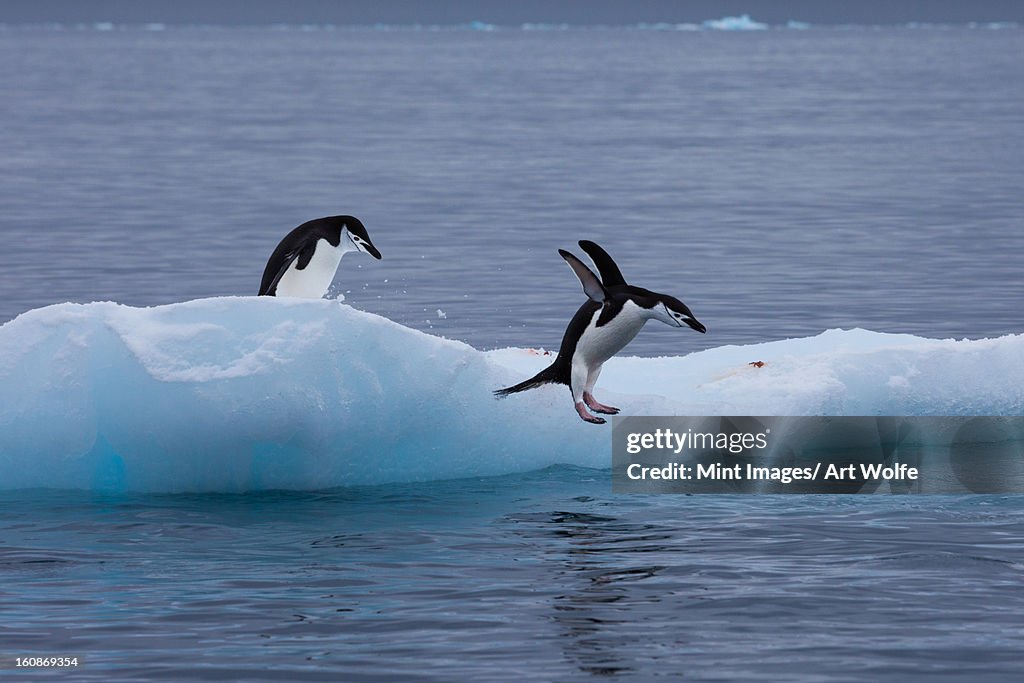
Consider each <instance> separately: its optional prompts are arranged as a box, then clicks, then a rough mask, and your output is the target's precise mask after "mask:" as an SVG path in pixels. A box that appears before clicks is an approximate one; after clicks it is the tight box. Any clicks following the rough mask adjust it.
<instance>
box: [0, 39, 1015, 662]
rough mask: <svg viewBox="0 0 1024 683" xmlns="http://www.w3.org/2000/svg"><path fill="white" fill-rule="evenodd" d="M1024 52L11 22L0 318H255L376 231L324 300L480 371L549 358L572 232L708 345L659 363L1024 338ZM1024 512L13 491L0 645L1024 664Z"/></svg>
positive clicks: (527, 493)
mask: <svg viewBox="0 0 1024 683" xmlns="http://www.w3.org/2000/svg"><path fill="white" fill-rule="evenodd" d="M1022 47H1024V31H1022V30H1020V29H1013V28H1010V29H1006V30H998V31H991V30H985V29H968V28H949V29H945V30H938V29H936V30H910V29H878V30H875V29H851V30H834V29H812V30H809V31H784V30H772V31H766V32H757V33H743V34H734V33H719V32H700V33H691V32H655V31H637V30H624V29H610V30H604V31H564V32H562V31H559V32H523V31H496V32H480V31H439V32H429V31H422V32H414V31H353V30H336V31H325V30H318V31H299V30H271V29H256V28H251V29H211V30H202V29H198V28H194V29H170V30H165V31H143V30H141V29H130V30H112V31H96V30H81V31H79V30H53V29H47V30H43V29H19V28H8V29H6V30H4V31H0V92H3V93H4V96H3V97H2V98H0V123H2V125H0V234H2V235H3V237H4V240H5V246H4V267H3V269H2V270H0V294H2V296H0V321H6V320H8V319H10V318H13V317H14V316H16V315H18V314H20V313H22V312H24V311H26V310H29V309H32V308H36V307H39V306H42V305H46V304H49V303H54V302H60V301H69V300H70V301H82V302H85V301H93V300H108V299H109V300H115V301H119V302H123V303H129V304H133V305H152V304H159V303H169V302H175V301H184V300H187V299H192V298H197V297H205V296H214V295H230V294H252V293H255V291H256V288H257V287H258V284H259V279H260V275H261V274H262V269H263V265H264V262H265V259H266V257H267V255H269V253H270V252H271V251H272V250H273V248H274V246H275V245H276V243H277V240H278V239H280V237H281V236H283V235H284V233H285V232H287V231H288V230H289V229H291V228H292V227H294V226H295V225H297V224H298V223H300V222H302V221H304V220H307V219H309V218H312V217H316V216H321V215H327V214H334V213H352V214H354V215H357V216H359V217H360V218H362V219H363V220H364V222H365V224H366V225H367V227H368V229H369V232H370V235H371V236H372V238H373V239H374V242H375V243H376V244H377V246H378V247H379V248H380V249H381V251H382V252H383V254H384V260H383V261H380V262H376V261H372V260H370V259H368V258H365V257H362V258H361V257H360V256H359V255H350V256H348V257H346V259H345V261H344V262H343V264H342V267H341V270H340V272H339V275H338V278H337V280H336V285H335V293H336V294H344V296H345V298H346V301H347V302H348V303H350V304H352V305H354V306H356V307H357V308H361V309H364V310H368V311H372V312H376V313H380V314H382V315H385V316H387V317H389V318H391V319H393V320H395V321H397V322H400V323H402V324H404V325H407V326H410V327H414V328H417V329H421V330H424V331H428V332H431V333H433V334H439V335H445V336H448V337H451V338H455V339H460V340H463V341H466V342H468V343H470V344H472V345H474V346H476V347H478V348H495V347H503V346H531V347H535V346H543V347H547V348H552V347H555V346H556V345H557V344H558V341H559V339H560V337H561V333H562V330H563V328H564V325H565V323H566V321H567V320H568V318H569V317H570V315H571V313H572V311H573V310H575V307H576V306H578V304H579V301H580V298H581V294H580V292H579V289H578V284H577V283H576V281H575V280H574V278H572V276H571V274H570V273H569V271H568V270H567V269H566V268H565V267H564V265H563V264H562V262H561V259H559V258H558V256H557V254H556V249H557V248H559V247H563V248H565V247H573V246H574V244H575V241H576V240H578V239H582V238H588V239H593V240H595V241H597V242H599V243H601V244H603V245H605V246H606V247H607V248H608V249H609V251H611V252H612V254H613V255H614V256H616V257H617V258H618V260H619V263H620V265H621V266H622V269H623V271H624V273H625V275H626V277H627V278H628V279H630V280H631V281H633V282H635V283H636V284H640V285H643V286H647V287H649V288H652V289H657V290H663V291H666V292H670V293H673V294H676V295H677V296H679V297H680V298H682V299H684V300H685V301H686V302H687V303H688V304H690V306H691V308H693V310H694V312H695V313H696V315H697V316H698V317H699V318H700V319H701V320H702V322H704V323H705V324H706V325H707V326H708V328H709V333H708V335H706V336H701V335H696V334H688V335H680V334H678V333H673V332H671V331H669V330H668V329H667V328H660V327H655V326H653V325H652V326H650V327H649V328H648V329H645V330H644V332H643V333H642V334H641V335H640V336H639V337H638V338H637V339H636V340H635V341H634V342H633V344H632V345H631V346H630V347H629V352H630V353H635V354H639V355H679V354H683V353H687V352H690V351H692V350H696V349H701V348H708V347H713V346H720V345H723V344H740V343H752V342H760V341H766V340H771V339H781V338H786V337H792V336H807V335H813V334H817V333H818V332H820V331H822V330H824V329H827V328H831V327H858V326H859V327H866V328H869V329H874V330H878V331H884V332H910V333H914V334H919V335H923V336H932V337H948V336H952V337H972V338H977V337H984V336H997V335H1002V334H1008V333H1017V332H1020V331H1021V324H1020V305H1019V303H1020V301H1021V299H1022V294H1024V278H1022V277H1021V274H1020V270H1021V269H1020V254H1021V249H1022V247H1024V233H1022V231H1021V230H1020V226H1021V219H1022V217H1024V195H1022V193H1021V191H1020V189H1021V187H1024V154H1022V152H1021V150H1022V149H1024V144H1022V143H1024V70H1022V69H1021V67H1020V54H1022ZM438 311H441V313H439V312H438ZM442 313H443V315H442ZM567 419H574V418H573V417H572V415H571V414H569V415H567ZM388 456H389V454H388V453H387V452H386V451H382V452H380V453H376V454H373V455H372V456H367V457H375V458H388ZM209 457H211V458H215V457H217V453H216V452H211V453H210V454H209ZM26 466H31V463H27V464H26ZM1022 527H1024V506H1022V505H1021V498H1020V497H1013V496H1011V497H993V496H971V497H962V498H958V497H938V496H928V497H868V496H864V497H826V496H799V497H792V496H785V497H781V496H780V497H755V496H750V497H747V496H685V497H684V496H662V497H655V496H623V495H613V494H612V493H611V490H610V477H609V473H608V471H606V470H602V469H587V468H577V467H568V466H564V465H556V466H552V467H549V468H546V469H542V470H538V471H534V472H528V473H524V474H515V475H508V476H502V477H489V478H479V479H463V480H454V481H443V482H432V483H423V484H406V485H388V486H375V487H349V488H340V489H338V488H335V489H329V490H313V491H300V492H276V493H274V492H271V493H259V494H256V493H251V494H236V495H226V494H203V495H199V494H194V495H173V496H172V495H162V496H161V495H141V494H131V493H123V494H118V495H108V494H96V493H85V492H77V491H62V490H26V491H14V492H5V494H4V496H3V499H2V500H0V612H2V613H3V615H4V618H3V620H2V622H0V657H2V658H3V665H4V666H5V667H8V666H10V659H11V658H12V657H14V656H24V655H30V654H40V655H43V654H49V655H70V656H78V657H79V658H80V660H81V662H82V664H81V665H80V666H79V668H78V669H77V670H76V671H74V672H59V673H56V672H54V671H52V670H50V671H46V672H41V673H39V674H37V677H38V678H39V680H53V679H54V678H56V677H57V676H59V677H60V678H61V679H62V680H63V679H69V680H70V679H79V680H111V679H113V680H147V679H165V680H183V679H193V680H194V679H208V680H214V679H217V680H234V679H238V680H261V679H266V680H343V679H356V680H395V679H404V680H418V679H422V680H438V681H445V680H453V679H464V680H522V679H525V678H534V679H537V680H583V679H588V678H594V677H598V676H600V677H621V678H625V679H629V678H633V679H636V680H649V679H657V678H659V677H661V678H665V679H676V678H690V679H697V680H734V679H737V678H743V679H760V680H771V681H774V680H807V681H813V680H822V678H823V677H826V676H828V677H831V678H835V679H839V680H867V679H870V680H880V679H889V680H901V681H902V680H908V679H910V680H927V681H933V680H963V679H965V678H970V679H972V680H974V679H978V680H980V679H989V680H1016V679H1017V678H1019V675H1020V674H1021V671H1022V668H1021V663H1020V653H1021V652H1022V651H1024V616H1022V615H1024V604H1022V601H1024V598H1022V597H1021V591H1020V589H1019V587H1020V583H1021V580H1022V578H1024V574H1022V572H1024V542H1022V541H1021V538H1022V537H1024V533H1022V532H1024V528H1022ZM4 673H5V674H7V673H11V672H10V671H9V670H5V671H4ZM11 677H24V678H31V677H32V676H31V674H28V673H26V672H24V671H20V672H18V673H16V674H11Z"/></svg>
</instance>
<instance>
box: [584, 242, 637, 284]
mask: <svg viewBox="0 0 1024 683" xmlns="http://www.w3.org/2000/svg"><path fill="white" fill-rule="evenodd" d="M579 244H580V249H582V250H583V251H584V252H586V254H587V256H589V257H590V260H591V261H593V262H594V265H595V266H597V272H598V273H600V274H601V282H602V283H604V286H605V287H618V286H620V285H625V284H626V278H624V277H622V271H620V270H619V267H618V266H617V265H616V264H615V261H614V260H613V259H612V257H611V256H609V255H608V252H607V251H605V250H604V249H602V248H601V247H600V246H599V245H597V244H596V243H594V242H591V241H590V240H580V242H579Z"/></svg>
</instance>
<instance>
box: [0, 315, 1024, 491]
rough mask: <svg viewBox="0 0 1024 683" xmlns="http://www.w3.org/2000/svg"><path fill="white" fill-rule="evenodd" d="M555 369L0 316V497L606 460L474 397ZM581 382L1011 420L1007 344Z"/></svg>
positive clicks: (854, 409) (95, 320) (885, 347)
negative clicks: (32, 491)
mask: <svg viewBox="0 0 1024 683" xmlns="http://www.w3.org/2000/svg"><path fill="white" fill-rule="evenodd" d="M678 346H679V348H680V349H681V350H685V348H686V338H685V336H684V335H683V336H680V337H679V340H678ZM550 361H551V358H550V356H548V355H545V354H544V352H538V351H532V350H525V349H503V350H497V351H487V352H483V351H478V350H476V349H474V348H472V347H470V346H468V345H466V344H463V343H461V342H457V341H451V340H446V339H441V338H438V337H434V336H431V335H428V334H424V333H422V332H418V331H416V330H412V329H409V328H406V327H403V326H401V325H399V324H397V323H394V322H392V321H390V320H387V319H385V318H381V317H379V316H376V315H372V314H369V313H364V312H361V311H358V310H355V309H353V308H351V307H349V306H347V305H345V304H341V303H339V302H337V301H331V300H319V301H306V300H288V299H277V298H272V297H235V298H231V297H229V298H215V299H202V300H197V301H189V302H185V303H180V304H173V305H168V306H158V307H155V308H132V307H129V306H122V305H118V304H114V303H94V304H88V305H78V304H60V305H55V306H49V307H46V308H41V309H36V310H33V311H29V312H28V313H25V314H23V315H21V316H19V317H18V318H16V319H14V320H12V321H10V322H8V323H6V324H4V325H3V326H0V489H23V488H37V487H49V488H78V489H94V490H114V491H121V490H137V491H160V492H179V491H247V490H260V489H305V490H310V489H321V488H329V487H334V486H343V485H350V484H379V483H389V482H400V481H430V480H438V479H448V478H458V477H478V476H491V475H500V474H507V473H513V472H524V471H529V470H533V469H537V468H542V467H546V466H549V465H552V464H556V463H566V464H572V465H581V466H588V467H607V466H609V465H610V429H609V427H607V426H605V427H597V426H594V425H589V424H585V423H583V422H581V421H580V420H579V419H578V418H577V417H576V414H575V412H574V411H573V409H572V406H571V400H570V397H569V392H568V390H567V389H566V388H565V387H562V386H548V387H543V388H541V389H537V390H534V391H531V392H528V393H524V394H519V395H516V396H513V397H510V398H508V399H504V400H500V401H499V400H496V399H495V398H494V397H493V396H492V395H491V391H492V390H493V389H496V388H498V387H502V386H507V385H509V384H511V383H514V382H516V381H519V380H521V379H523V378H525V377H528V376H530V375H532V374H533V373H535V372H536V371H537V370H539V369H540V368H541V367H543V366H544V365H546V364H547V363H549V362H550ZM755 361H762V362H763V363H764V365H763V366H761V367H757V366H754V365H751V364H750V363H753V362H755ZM597 388H598V392H597V396H598V398H599V399H601V400H607V402H610V403H612V404H614V405H618V406H620V407H621V408H622V409H623V414H626V415H645V414H646V415H1019V414H1022V412H1024V336H1007V337H1001V338H999V339H990V340H981V341H953V340H934V339H923V338H920V337H914V336H910V335H897V334H881V333H877V332H868V331H865V330H846V331H842V330H830V331H828V332H824V333H822V334H820V335H818V336H816V337H810V338H803V339H791V340H786V341H778V342H770V343H765V344H758V345H752V346H724V347H720V348H716V349H710V350H706V351H702V352H699V353H693V354H690V355H685V356H671V357H666V358H614V359H612V360H611V361H609V362H608V363H607V365H606V366H605V371H604V373H603V374H602V376H601V381H600V383H599V384H598V387H597Z"/></svg>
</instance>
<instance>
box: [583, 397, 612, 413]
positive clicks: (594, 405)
mask: <svg viewBox="0 0 1024 683" xmlns="http://www.w3.org/2000/svg"><path fill="white" fill-rule="evenodd" d="M583 400H584V401H586V403H587V407H588V408H590V409H591V410H593V411H594V412H595V413H604V414H605V415H618V414H619V409H618V408H615V407H613V406H606V405H605V404H603V403H598V401H597V399H596V398H594V395H593V394H591V393H590V392H589V391H584V392H583Z"/></svg>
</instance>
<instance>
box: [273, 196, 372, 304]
mask: <svg viewBox="0 0 1024 683" xmlns="http://www.w3.org/2000/svg"><path fill="white" fill-rule="evenodd" d="M349 251H364V252H366V253H367V254H369V255H370V256H372V257H374V258H376V259H379V258H380V252H379V251H377V247H375V246H373V242H371V241H370V236H369V235H368V234H367V233H366V228H365V227H363V224H362V223H361V222H360V221H359V219H358V218H355V217H353V216H328V217H326V218H317V219H316V220H312V221H307V222H305V223H303V224H302V225H300V226H299V227H297V228H295V229H294V230H292V231H291V232H290V233H288V234H287V235H285V237H284V239H283V240H281V243H280V244H278V245H277V249H274V253H273V254H271V255H270V260H269V261H267V267H266V269H264V271H263V282H261V283H260V293H259V295H260V296H295V297H303V298H307V299H319V298H320V297H322V296H323V295H324V294H326V293H327V288H328V287H330V286H331V282H332V281H333V280H334V274H335V273H336V272H337V270H338V264H340V263H341V257H342V256H344V255H345V253H346V252H349Z"/></svg>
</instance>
